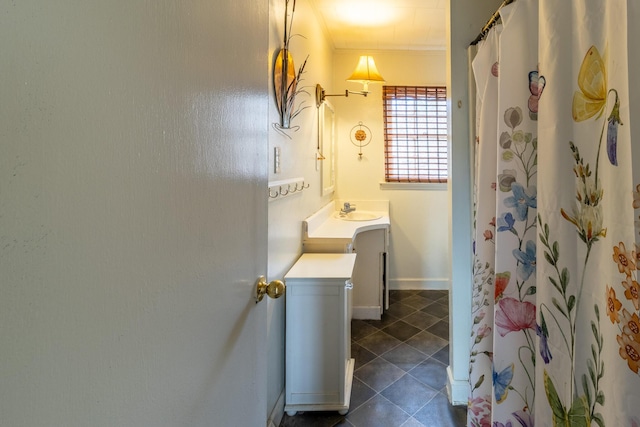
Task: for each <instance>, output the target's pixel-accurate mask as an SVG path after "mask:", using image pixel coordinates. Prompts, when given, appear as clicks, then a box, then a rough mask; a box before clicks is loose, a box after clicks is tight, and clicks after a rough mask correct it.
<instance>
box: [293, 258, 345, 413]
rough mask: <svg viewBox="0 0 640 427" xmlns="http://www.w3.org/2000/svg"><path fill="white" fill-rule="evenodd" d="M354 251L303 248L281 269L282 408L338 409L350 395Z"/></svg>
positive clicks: (342, 410) (342, 411) (295, 410)
mask: <svg viewBox="0 0 640 427" xmlns="http://www.w3.org/2000/svg"><path fill="white" fill-rule="evenodd" d="M355 259H356V254H345V253H342V254H327V253H305V254H303V255H302V256H301V257H300V259H299V260H298V261H297V262H296V264H295V265H294V266H293V267H292V268H291V270H289V272H288V273H287V274H286V275H285V282H286V286H287V288H286V339H285V341H286V343H285V345H286V350H285V366H286V368H285V408H284V409H285V411H286V412H287V414H289V415H294V414H295V413H296V412H298V411H338V412H339V413H340V414H346V413H347V411H348V410H349V402H350V399H351V384H352V381H353V367H354V359H352V358H351V313H350V310H351V287H352V285H351V276H352V273H353V267H354V265H355Z"/></svg>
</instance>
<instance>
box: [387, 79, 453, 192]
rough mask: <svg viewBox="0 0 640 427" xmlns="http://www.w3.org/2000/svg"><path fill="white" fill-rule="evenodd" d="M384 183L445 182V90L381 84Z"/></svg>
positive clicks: (446, 143) (446, 150)
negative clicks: (382, 85)
mask: <svg viewBox="0 0 640 427" xmlns="http://www.w3.org/2000/svg"><path fill="white" fill-rule="evenodd" d="M382 98H383V114H384V140H385V144H384V154H385V181H386V182H447V177H448V148H447V145H448V142H447V89H446V87H444V86H426V87H425V86H384V87H383V91H382Z"/></svg>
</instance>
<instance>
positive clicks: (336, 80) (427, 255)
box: [329, 50, 451, 289]
mask: <svg viewBox="0 0 640 427" xmlns="http://www.w3.org/2000/svg"><path fill="white" fill-rule="evenodd" d="M362 54H371V55H372V56H373V57H374V59H375V61H376V65H377V67H378V71H380V73H381V75H382V76H383V77H384V78H385V80H386V83H384V84H386V85H442V86H444V85H445V84H446V52H444V51H373V52H361V51H351V50H337V51H336V52H335V54H334V56H333V59H334V70H333V86H334V88H335V91H333V92H331V93H336V94H338V93H344V90H345V89H350V90H354V91H358V90H362V85H359V84H357V83H352V82H347V81H345V79H346V78H347V77H348V76H349V75H350V74H351V73H352V72H353V69H354V68H355V66H356V64H357V62H358V58H359V56H360V55H362ZM369 90H370V92H371V93H370V94H369V95H368V96H367V97H362V96H358V95H350V96H349V97H347V98H345V97H331V98H329V99H330V101H331V102H332V103H333V104H334V105H335V107H336V123H337V131H336V139H337V141H336V144H337V154H338V161H337V198H339V199H344V200H358V199H360V200H389V205H390V208H389V209H390V217H391V234H390V248H389V269H390V271H389V276H388V277H389V287H390V288H391V289H421V288H430V289H448V286H449V269H448V265H449V264H450V252H451V251H450V249H449V237H448V229H449V221H450V219H449V218H450V215H449V206H448V199H449V194H448V191H447V187H446V185H438V184H435V185H432V186H430V187H429V188H427V189H425V188H424V187H423V188H420V189H412V190H403V189H382V188H381V186H380V183H382V182H384V129H383V125H384V124H383V117H382V84H371V85H369ZM360 122H362V123H363V124H364V125H366V126H367V127H369V128H370V130H371V134H372V139H371V143H370V144H369V145H367V146H366V147H363V148H362V153H363V155H362V158H360V157H359V156H358V153H359V147H357V146H355V145H353V144H352V142H351V139H350V132H351V129H352V128H353V127H354V126H356V125H358V124H359V123H360ZM398 187H400V185H399V186H398ZM404 188H415V187H412V186H411V185H405V186H404Z"/></svg>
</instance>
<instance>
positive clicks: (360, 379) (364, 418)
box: [280, 291, 467, 427]
mask: <svg viewBox="0 0 640 427" xmlns="http://www.w3.org/2000/svg"><path fill="white" fill-rule="evenodd" d="M389 303H390V304H389V310H387V311H386V312H385V313H384V315H383V317H382V320H353V321H352V322H351V357H353V358H355V360H356V363H355V372H354V378H353V388H352V390H351V406H350V408H349V412H348V413H347V414H346V415H344V416H342V415H339V414H338V413H337V412H304V413H298V414H296V415H295V416H293V417H290V416H288V415H287V414H285V415H284V418H283V419H282V422H281V423H280V427H334V426H343V427H347V426H349V427H419V426H423V427H424V426H426V427H458V426H460V427H463V426H464V425H465V424H466V417H467V413H466V407H464V406H451V405H450V404H449V401H448V399H447V392H446V389H445V384H446V380H447V375H446V367H447V365H448V364H449V341H448V340H449V301H448V293H447V291H391V292H390V296H389Z"/></svg>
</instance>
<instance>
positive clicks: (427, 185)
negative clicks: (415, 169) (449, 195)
mask: <svg viewBox="0 0 640 427" xmlns="http://www.w3.org/2000/svg"><path fill="white" fill-rule="evenodd" d="M447 187H448V184H447V183H446V182H381V183H380V189H381V190H429V191H446V190H447Z"/></svg>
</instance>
